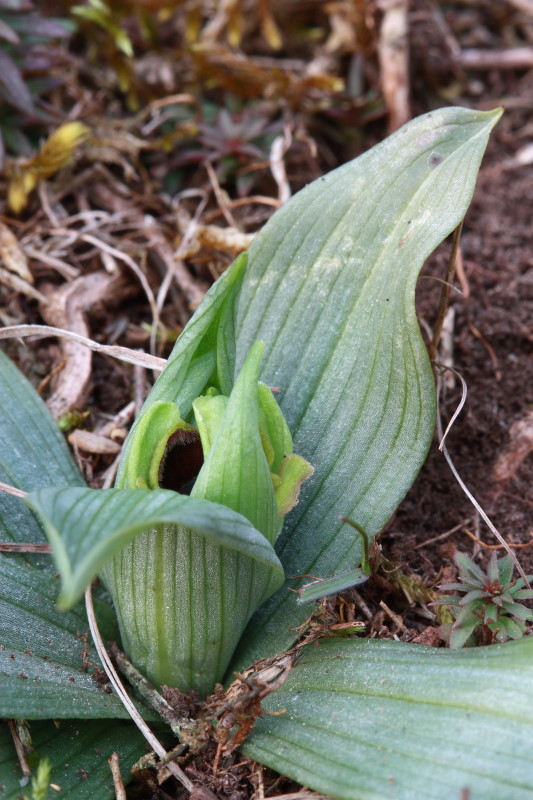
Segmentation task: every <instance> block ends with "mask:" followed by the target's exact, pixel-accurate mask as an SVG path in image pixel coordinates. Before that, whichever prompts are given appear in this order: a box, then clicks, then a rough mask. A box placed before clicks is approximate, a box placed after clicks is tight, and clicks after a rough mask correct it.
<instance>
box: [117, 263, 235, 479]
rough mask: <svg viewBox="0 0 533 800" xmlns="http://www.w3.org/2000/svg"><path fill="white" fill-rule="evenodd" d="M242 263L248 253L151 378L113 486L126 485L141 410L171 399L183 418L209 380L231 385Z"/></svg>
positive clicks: (216, 286)
mask: <svg viewBox="0 0 533 800" xmlns="http://www.w3.org/2000/svg"><path fill="white" fill-rule="evenodd" d="M246 266H247V256H246V254H245V253H244V254H243V255H241V256H239V257H238V258H237V259H236V260H235V261H234V262H233V264H232V266H231V267H230V268H229V269H228V270H226V272H225V273H224V274H223V275H222V277H221V278H220V279H219V280H218V281H216V283H214V284H213V286H212V287H211V289H210V290H209V291H208V292H207V294H206V296H205V297H204V299H203V301H202V304H201V306H200V307H199V308H198V310H197V311H196V313H195V315H194V317H193V318H192V319H191V321H190V322H189V324H188V325H187V327H186V328H185V330H184V331H183V333H182V334H181V336H180V337H179V339H178V340H177V342H176V345H175V346H174V349H173V350H172V353H171V354H170V358H169V359H168V362H167V365H166V367H165V369H164V370H163V372H162V373H161V375H160V376H159V378H158V379H157V381H156V382H155V384H154V386H153V388H152V390H151V392H150V394H149V395H148V398H147V399H146V402H145V404H144V406H143V407H142V409H141V413H140V414H139V416H138V417H137V419H136V421H135V424H134V425H133V427H132V429H131V431H130V434H129V436H128V438H127V439H126V442H125V443H124V447H123V450H122V456H121V460H120V467H119V471H118V475H117V480H116V486H118V487H125V486H128V485H129V484H128V481H127V474H126V471H127V469H128V459H129V453H130V450H131V448H132V447H134V446H135V444H136V443H137V439H138V438H142V431H141V432H140V437H139V426H141V425H142V422H143V417H144V414H145V412H146V411H147V410H148V409H149V408H150V407H151V406H152V405H153V404H154V403H156V402H157V401H162V402H164V403H174V404H175V405H176V406H177V408H178V409H179V412H180V415H181V417H182V419H184V420H186V419H187V418H188V416H189V415H190V413H191V409H192V402H193V400H195V399H196V398H197V397H199V395H201V394H202V392H203V391H204V390H205V389H206V388H207V387H208V385H209V383H210V382H211V383H212V384H213V385H214V384H216V383H219V384H220V387H219V388H222V389H223V390H224V392H225V391H226V390H228V389H231V386H232V385H233V372H234V363H235V353H234V350H235V329H234V325H235V323H234V316H235V314H234V304H235V302H236V300H235V298H236V296H237V295H238V293H239V289H240V286H241V283H242V280H243V276H244V273H245V271H246ZM217 371H218V376H217ZM230 376H231V377H230ZM228 393H229V392H228Z"/></svg>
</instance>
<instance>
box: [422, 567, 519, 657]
mask: <svg viewBox="0 0 533 800" xmlns="http://www.w3.org/2000/svg"><path fill="white" fill-rule="evenodd" d="M455 563H456V564H457V566H458V568H459V581H458V582H457V583H445V584H443V585H442V586H439V589H441V590H442V591H446V592H450V591H455V592H460V594H456V595H451V596H449V597H443V598H442V599H441V600H437V601H435V603H433V605H446V606H450V609H451V612H452V614H453V616H454V617H455V622H454V623H453V624H452V626H451V630H450V647H451V648H453V649H457V648H459V647H463V646H464V645H465V644H466V643H467V642H468V640H469V639H470V638H471V637H474V636H476V637H477V638H478V640H479V641H480V643H481V644H492V643H493V642H505V641H507V639H520V638H521V637H522V636H523V635H524V634H525V633H526V631H527V627H526V624H525V623H526V622H530V621H531V620H533V610H531V609H529V608H526V606H524V605H523V604H522V603H519V602H517V601H518V600H531V599H533V589H525V588H524V585H525V583H524V579H523V578H518V579H517V580H513V559H512V557H511V556H510V555H507V556H504V557H503V558H498V557H497V556H496V553H493V554H492V557H491V559H490V561H489V565H488V567H487V571H486V572H483V570H482V569H481V567H480V566H478V565H477V564H475V563H474V562H473V561H472V559H471V558H468V556H467V555H466V554H465V553H457V554H456V556H455ZM527 579H528V581H530V580H532V579H533V575H528V576H527Z"/></svg>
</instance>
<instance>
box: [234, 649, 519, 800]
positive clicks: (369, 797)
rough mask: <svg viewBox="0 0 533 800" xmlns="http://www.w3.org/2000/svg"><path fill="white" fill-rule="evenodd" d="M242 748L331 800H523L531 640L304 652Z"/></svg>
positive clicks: (273, 696) (308, 650) (267, 700)
mask: <svg viewBox="0 0 533 800" xmlns="http://www.w3.org/2000/svg"><path fill="white" fill-rule="evenodd" d="M263 706H264V707H265V708H266V709H267V710H268V711H273V712H281V711H282V710H283V709H285V713H282V714H280V716H265V717H264V718H263V719H261V720H259V721H258V722H257V723H256V727H255V730H254V731H253V733H252V735H251V736H250V737H249V738H248V739H247V741H246V743H245V745H244V747H243V750H244V752H245V753H246V755H248V756H249V757H250V758H253V759H255V760H257V761H259V762H260V763H262V764H265V765H267V766H268V767H271V768H272V769H275V770H278V771H279V772H281V773H282V774H284V775H288V776H289V777H290V778H292V779H293V780H296V781H299V782H301V783H303V784H305V786H308V787H310V788H311V789H314V790H316V791H319V792H323V793H325V794H327V795H330V796H332V797H337V798H341V799H342V800H378V798H379V800H411V799H412V798H422V797H423V798H424V800H450V798H459V797H462V796H465V797H466V796H468V798H469V800H532V798H533V763H532V760H531V741H532V740H533V639H532V638H525V639H521V640H520V641H516V642H511V643H507V644H503V645H492V646H491V647H484V648H475V649H467V650H461V651H450V650H440V649H436V648H431V647H424V646H423V645H409V644H403V643H400V642H392V641H386V640H383V641H377V640H375V639H366V640H355V639H350V640H343V641H339V640H336V641H332V640H330V641H326V640H322V641H321V642H320V644H319V646H318V647H309V648H306V649H305V651H304V653H303V655H302V658H301V660H300V661H299V662H298V663H297V664H296V666H295V667H294V669H293V671H292V672H291V674H290V675H289V677H288V678H287V680H286V681H285V683H284V684H283V685H282V686H281V688H280V689H278V690H277V691H275V692H274V693H273V694H272V695H270V696H269V697H268V698H267V699H266V700H265V701H264V702H263Z"/></svg>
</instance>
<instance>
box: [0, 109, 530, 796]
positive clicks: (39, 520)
mask: <svg viewBox="0 0 533 800" xmlns="http://www.w3.org/2000/svg"><path fill="white" fill-rule="evenodd" d="M499 115H500V112H499V111H495V112H488V113H483V112H476V111H470V110H466V109H459V108H449V109H443V110H440V111H435V112H432V113H431V114H427V115H425V116H423V117H420V118H418V119H416V120H414V121H413V122H411V123H409V124H408V125H406V126H405V127H404V128H402V129H401V130H400V131H398V132H397V133H396V134H394V135H393V136H391V137H390V138H389V139H387V140H386V141H384V142H383V143H381V144H380V145H378V146H377V147H375V148H374V149H373V150H371V151H369V152H368V153H366V154H364V155H363V156H361V157H360V158H358V159H356V160H355V161H353V162H351V163H349V164H347V165H345V166H344V167H341V168H340V169H338V170H336V171H335V172H333V173H331V174H329V175H327V176H325V177H323V178H321V179H319V180H318V181H315V182H314V183H312V184H311V185H310V186H308V187H307V188H306V189H304V190H303V191H302V192H300V193H299V194H298V195H296V196H295V197H294V198H293V199H292V200H291V201H289V202H288V203H287V204H286V205H285V206H284V207H283V208H281V209H280V210H279V211H278V212H277V213H276V214H275V215H274V216H273V217H272V219H271V220H270V222H269V223H268V224H267V225H266V226H265V228H264V230H263V231H262V232H261V233H260V234H259V235H258V236H257V237H256V239H255V240H254V242H253V244H252V246H251V248H250V250H249V252H248V254H247V255H242V256H240V257H239V258H238V259H237V260H236V261H235V263H234V264H233V265H232V267H231V268H230V269H229V270H228V271H227V272H226V273H225V274H224V275H223V276H222V278H221V279H220V280H219V281H218V282H217V283H216V284H215V285H214V286H213V287H212V288H211V290H210V291H209V292H208V293H207V295H206V297H205V299H204V301H203V302H202V304H201V305H200V307H199V308H198V310H197V311H196V313H195V315H194V316H193V318H192V320H191V321H190V323H189V325H188V326H187V327H186V329H185V330H184V332H183V334H182V335H181V337H180V338H179V339H178V341H177V343H176V346H175V349H174V351H173V352H172V354H171V356H170V358H169V360H168V363H167V366H166V368H165V369H164V371H163V373H162V374H161V376H160V377H159V379H158V380H157V381H156V383H155V385H154V388H153V390H152V392H151V393H150V395H149V397H148V399H147V401H146V404H145V406H144V408H143V409H142V412H141V414H140V416H139V418H138V419H137V420H136V422H135V424H134V426H133V428H132V430H131V432H130V435H129V437H128V439H127V442H126V443H125V446H124V450H123V455H122V460H121V464H120V469H119V473H118V477H117V481H116V486H115V488H113V489H108V490H95V489H89V488H86V487H85V486H84V485H83V481H82V479H81V476H80V475H79V473H78V471H77V469H76V467H75V465H74V463H73V462H72V459H71V457H70V455H69V454H68V452H67V449H66V447H65V444H64V441H63V439H62V438H61V435H60V434H59V432H58V430H57V428H56V427H55V426H54V424H53V422H52V421H51V420H50V418H49V417H48V416H47V413H46V411H45V409H44V407H43V405H42V403H41V401H40V400H39V398H38V397H37V396H36V395H35V394H34V393H33V392H32V390H31V388H30V387H29V386H28V384H27V382H26V381H25V380H24V379H23V378H22V376H21V375H20V373H18V371H17V370H16V368H15V367H14V366H13V365H12V364H11V362H9V361H8V360H7V359H5V358H2V360H1V361H0V368H1V374H2V381H1V382H0V420H1V421H0V431H1V432H2V437H3V440H4V447H3V450H2V453H1V454H0V480H3V481H5V482H7V483H10V484H12V485H16V486H18V487H19V488H20V489H23V490H26V491H29V492H30V493H29V495H28V497H27V498H26V499H25V500H24V501H23V500H21V499H18V498H16V497H11V496H7V495H3V496H1V497H0V525H1V529H0V530H1V535H2V539H3V540H10V541H26V542H27V541H35V542H40V541H42V537H43V530H44V533H45V534H46V537H47V538H48V541H49V542H50V544H51V546H52V551H53V556H54V559H55V567H52V566H51V565H50V563H49V557H47V556H43V555H31V556H28V555H24V556H17V555H13V554H10V555H4V556H2V557H0V575H1V577H2V580H1V581H0V600H1V602H2V604H3V608H2V614H1V617H0V619H1V622H0V625H2V637H3V638H2V649H1V650H0V690H1V691H0V696H1V697H2V700H1V701H0V713H1V714H2V716H4V717H16V718H21V717H22V718H24V719H29V720H38V721H40V722H32V734H33V746H34V747H35V748H36V749H37V750H39V751H40V752H41V754H42V755H43V756H48V757H50V760H51V762H52V765H53V770H54V771H53V773H52V775H53V779H54V781H55V782H56V783H57V784H58V785H61V787H62V789H63V791H64V792H65V796H68V797H69V800H83V798H87V797H96V796H98V797H99V798H106V797H111V796H112V791H113V790H112V787H111V783H110V781H109V780H108V779H107V778H106V774H105V770H106V769H107V766H106V765H105V763H103V760H104V757H103V756H102V753H104V754H105V756H107V755H109V753H110V752H111V750H119V751H120V752H121V753H122V758H123V761H124V762H126V763H127V764H131V763H132V762H133V760H135V758H136V757H137V756H138V755H140V753H141V752H142V749H143V748H142V744H141V743H140V741H139V738H138V736H137V734H136V732H135V731H133V730H132V729H130V728H128V727H125V726H124V725H122V724H121V723H120V721H118V718H120V717H123V716H124V715H125V712H123V710H122V708H121V706H120V704H119V701H118V700H117V698H115V696H114V695H109V694H107V693H105V692H104V691H103V690H102V689H101V687H100V686H99V685H98V684H97V683H95V682H94V681H92V680H91V678H90V676H89V675H88V674H87V671H86V670H87V665H88V664H94V663H95V661H96V658H97V656H96V654H95V653H94V651H93V649H92V646H91V645H90V644H88V643H87V642H86V641H85V640H83V641H80V638H79V637H80V634H83V633H84V632H85V629H86V622H85V618H84V612H83V608H82V606H81V605H80V603H79V602H78V601H79V599H80V598H81V596H82V594H83V592H84V591H85V589H86V588H87V587H88V586H89V585H90V584H91V582H92V581H93V579H94V578H95V577H96V576H97V575H100V577H101V578H102V579H103V583H104V585H105V587H106V588H107V591H108V593H109V595H110V596H111V598H112V608H111V607H110V605H109V602H108V599H107V598H108V595H106V594H105V592H104V593H102V592H101V591H100V592H99V593H97V597H96V604H97V613H98V616H99V622H100V627H101V629H102V631H103V634H104V636H105V637H106V638H108V639H111V638H117V636H118V631H117V629H116V622H117V621H118V627H119V630H120V636H121V641H122V647H123V648H124V650H125V652H126V654H127V656H128V657H129V659H130V660H131V661H132V662H133V664H135V665H136V666H137V668H138V669H140V670H141V672H142V673H143V674H144V675H145V676H147V677H148V678H149V679H150V681H151V682H152V683H154V684H155V685H156V686H160V685H162V684H168V685H171V686H173V687H177V688H179V689H180V690H181V691H183V692H187V691H189V690H190V689H195V690H196V691H197V692H199V693H200V694H201V695H204V696H205V695H207V694H208V693H210V692H211V691H212V690H213V689H214V686H215V684H216V683H217V682H227V681H229V680H231V677H232V676H233V674H234V672H235V670H242V669H246V668H250V667H251V665H253V664H254V663H255V662H257V661H258V660H259V659H265V658H267V659H270V661H269V662H268V663H269V664H271V663H272V661H271V660H272V659H274V660H275V657H276V656H277V654H282V653H283V652H284V651H286V650H287V648H291V647H292V645H293V644H294V642H295V640H296V637H297V629H298V627H299V626H300V625H301V624H302V623H303V622H304V621H305V619H306V618H307V616H308V614H309V607H308V606H302V605H301V604H300V603H299V602H298V595H297V594H295V593H294V592H293V591H290V589H295V588H298V586H299V584H298V582H297V581H295V579H294V576H297V575H300V576H301V575H304V574H312V575H313V576H317V577H318V578H323V579H324V594H325V593H326V591H327V586H330V585H334V586H337V587H338V586H341V587H342V586H346V585H347V584H348V583H349V579H347V578H346V576H354V577H353V582H354V583H355V582H356V581H357V577H356V576H359V575H361V574H362V572H364V570H362V571H361V570H360V569H359V565H360V564H361V537H360V536H359V535H358V534H357V530H358V529H363V530H365V531H366V532H367V533H368V535H369V537H373V536H375V535H376V534H377V533H379V531H380V530H381V529H382V527H383V526H384V524H385V523H386V522H387V520H388V519H389V518H390V516H391V514H392V513H393V512H394V510H395V508H396V506H397V505H398V503H399V502H400V500H401V499H402V497H403V496H404V494H405V492H406V491H407V489H408V488H409V487H410V485H411V484H412V482H413V480H414V478H415V476H416V474H417V472H418V470H419V469H420V466H421V465H422V463H423V461H424V458H425V455H426V453H427V449H428V447H429V445H430V442H431V439H432V436H433V428H434V417H435V390H434V382H433V376H432V370H431V365H430V363H429V359H428V356H427V353H426V350H425V347H424V343H423V340H422V338H421V335H420V331H419V328H418V324H417V320H416V315H415V310H414V289H415V284H416V280H417V276H418V273H419V270H420V268H421V266H422V264H423V262H424V260H425V258H427V256H428V255H429V254H430V253H431V251H432V250H433V249H434V247H435V246H436V245H437V244H438V243H439V242H440V241H442V239H443V238H444V237H445V236H447V235H448V234H449V233H450V232H451V231H452V230H454V229H455V228H456V226H457V225H458V224H459V222H460V220H461V219H462V218H463V216H464V214H465V212H466V209H467V207H468V204H469V202H470V199H471V196H472V192H473V188H474V184H475V179H476V175H477V171H478V168H479V164H480V161H481V158H482V155H483V152H484V149H485V146H486V143H487V139H488V136H489V133H490V131H491V129H492V127H493V126H494V125H495V123H496V122H497V120H498V118H499ZM341 517H342V518H344V519H349V520H353V522H354V525H347V524H345V522H344V521H343V520H342V519H341ZM354 526H355V529H354ZM47 558H48V561H47V560H46V559H47ZM363 562H364V563H363V565H362V566H363V567H364V566H365V563H366V558H365V559H363ZM55 570H57V571H58V572H59V575H60V578H61V591H60V594H59V600H58V604H59V608H61V609H62V610H63V612H62V613H60V612H59V611H57V610H56V608H55V606H54V603H55V602H56V600H57V588H56V587H57V581H56V574H55ZM332 576H333V581H334V583H333V584H331V578H332ZM317 585H318V586H320V584H315V585H314V587H313V592H315V593H316V592H317V591H318V593H319V592H320V589H318V590H317V589H316V587H317ZM313 596H315V594H314V595H313ZM532 645H533V640H530V639H528V638H524V639H521V640H519V641H515V642H510V643H505V644H500V645H494V646H491V647H487V648H477V649H470V650H457V651H454V652H451V651H449V650H444V649H436V648H429V647H424V646H421V645H413V644H406V643H401V642H395V641H386V640H384V641H376V640H367V639H357V638H353V637H349V638H343V639H339V638H334V639H324V640H320V641H319V645H318V647H303V648H300V650H299V651H298V652H299V656H298V658H293V655H290V656H289V657H282V659H281V661H282V662H283V663H284V664H286V663H287V658H289V661H290V662H294V663H293V665H292V671H291V672H290V674H288V677H286V679H285V680H284V682H283V683H282V684H281V685H279V686H278V687H277V688H276V689H275V690H274V691H273V692H272V693H271V694H270V695H269V696H268V697H267V698H266V699H265V700H264V708H265V709H266V710H267V711H271V712H275V713H274V714H273V715H270V716H266V717H264V718H262V719H259V720H258V721H257V724H256V726H255V729H254V730H253V732H252V733H251V734H250V735H249V736H248V738H247V739H246V741H245V742H244V744H243V746H242V749H243V750H244V752H245V753H246V754H247V755H249V756H250V757H252V758H254V759H255V760H257V761H258V762H260V763H262V764H266V765H268V766H270V767H272V768H273V769H277V770H278V771H280V772H282V773H284V774H286V775H288V776H289V777H291V778H293V779H295V780H298V781H300V782H301V783H303V784H304V785H306V786H308V787H310V788H312V789H315V790H317V791H319V792H322V793H326V794H328V795H330V796H332V797H338V798H346V799H347V800H363V799H365V800H366V799H367V798H380V799H381V798H383V799H385V798H389V799H390V800H407V798H411V797H422V796H424V797H427V798H431V799H432V800H441V799H442V800H448V798H450V797H454V798H455V797H457V798H459V797H460V796H464V797H466V796H468V797H469V798H470V800H475V799H476V798H477V799H478V800H481V799H482V798H483V800H490V799H491V798H492V800H502V798H504V797H508V798H511V797H512V798H513V800H525V799H526V798H529V800H531V799H532V798H533V788H532V787H533V767H532V765H531V757H530V756H531V753H530V745H529V742H530V741H531V734H532V733H533V730H532V727H533V722H532V719H533V713H532V712H533V646H532ZM250 674H253V670H252V673H250ZM21 676H23V677H21ZM278 712H279V713H278ZM281 712H283V713H281ZM146 716H147V718H148V719H150V718H152V717H153V714H152V712H147V715H146ZM52 718H53V719H61V720H62V722H61V727H60V729H59V731H57V732H55V733H54V736H53V737H50V735H49V731H50V730H51V728H50V725H49V724H48V723H46V722H44V720H49V719H52ZM80 718H83V719H85V720H91V722H90V723H89V724H87V725H85V726H84V727H83V729H82V731H79V732H78V737H80V736H81V738H76V737H74V738H75V739H76V745H74V744H73V741H74V739H73V730H76V723H75V722H74V723H73V722H67V720H78V719H80ZM47 725H48V727H47ZM3 747H4V749H3V750H0V765H2V764H4V765H8V767H9V775H7V772H6V767H5V766H4V767H2V766H0V772H1V770H2V769H3V770H4V772H5V774H6V776H7V777H4V773H3V772H2V773H1V774H2V782H3V783H5V784H6V785H8V786H9V789H8V794H7V795H6V796H9V797H11V796H12V797H15V796H16V795H15V794H14V792H15V791H17V790H18V788H19V787H18V783H16V780H15V777H14V776H15V775H16V772H15V771H14V768H13V766H12V761H13V756H12V754H11V753H10V752H8V744H7V743H6V744H4V745H3ZM94 748H97V749H98V751H99V754H100V755H98V756H95V755H94ZM6 753H7V755H6ZM2 758H3V759H4V760H3V761H2ZM10 759H11V760H10ZM80 769H83V770H84V771H85V773H86V775H85V779H84V781H83V782H82V781H80V780H79V775H78V772H79V770H80ZM124 771H125V770H124ZM9 792H11V794H9ZM95 792H97V794H95Z"/></svg>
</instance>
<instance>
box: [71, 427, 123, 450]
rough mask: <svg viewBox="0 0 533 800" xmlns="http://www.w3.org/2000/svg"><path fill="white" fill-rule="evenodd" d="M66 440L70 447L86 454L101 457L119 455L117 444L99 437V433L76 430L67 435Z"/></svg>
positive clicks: (105, 437)
mask: <svg viewBox="0 0 533 800" xmlns="http://www.w3.org/2000/svg"><path fill="white" fill-rule="evenodd" d="M68 440H69V442H70V444H71V445H73V446H74V447H77V448H78V449H79V450H84V451H85V452H86V453H101V454H102V455H113V456H114V455H116V454H117V453H120V450H121V447H120V445H119V444H118V442H114V441H113V440H112V439H108V438H107V436H101V435H100V434H99V433H92V432H91V431H83V430H81V429H79V428H77V429H76V430H75V431H72V433H70V434H69V436H68Z"/></svg>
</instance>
